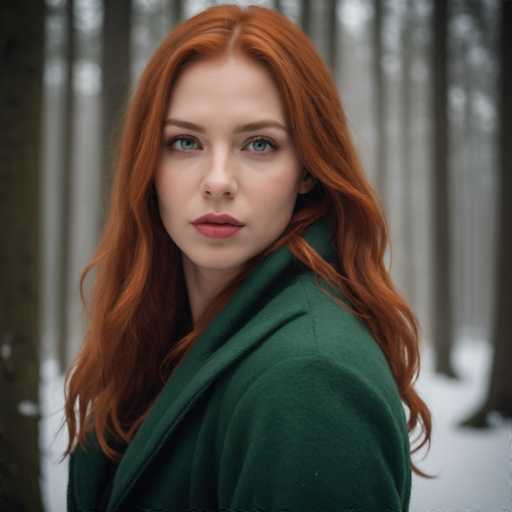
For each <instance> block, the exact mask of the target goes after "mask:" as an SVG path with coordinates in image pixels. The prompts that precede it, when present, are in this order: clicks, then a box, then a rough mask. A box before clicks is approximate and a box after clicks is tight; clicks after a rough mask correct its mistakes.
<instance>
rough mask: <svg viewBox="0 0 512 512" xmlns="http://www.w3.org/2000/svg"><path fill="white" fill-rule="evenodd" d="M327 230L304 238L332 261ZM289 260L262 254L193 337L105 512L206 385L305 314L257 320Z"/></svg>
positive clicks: (316, 227)
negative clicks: (191, 344)
mask: <svg viewBox="0 0 512 512" xmlns="http://www.w3.org/2000/svg"><path fill="white" fill-rule="evenodd" d="M332 234H333V233H332V231H331V229H330V224H327V220H325V219H320V220H318V221H316V222H315V223H314V224H312V225H311V226H309V228H308V229H307V230H306V233H305V235H304V237H305V239H306V240H307V241H308V243H309V244H310V245H312V246H313V247H314V249H315V250H316V251H317V252H318V253H319V254H320V255H321V256H322V257H323V258H325V259H327V260H330V261H332V262H334V261H335V257H336V256H335V254H336V253H335V249H334V246H333V244H332V242H331V235H332ZM294 264H296V261H295V258H294V256H293V255H292V254H291V253H290V251H289V250H288V248H287V247H282V248H281V249H279V250H278V251H276V252H275V253H273V254H271V255H269V256H268V257H267V258H265V259H264V260H263V261H262V262H260V265H259V266H258V268H257V269H256V270H255V272H254V273H253V274H251V275H250V276H249V277H248V278H247V279H246V280H245V281H244V282H243V283H241V285H240V287H239V288H238V289H237V290H236V292H235V294H234V295H233V297H232V298H231V300H230V301H229V303H228V304H227V305H226V307H225V308H224V309H223V310H222V311H221V312H220V313H219V315H218V316H217V317H216V318H215V319H214V320H213V321H212V323H211V325H210V327H209V328H208V330H207V331H206V332H204V333H203V335H202V336H201V337H200V338H199V339H198V340H196V342H195V343H194V345H193V346H192V347H191V349H190V350H189V352H187V354H186V356H185V357H184V358H183V360H182V362H181V364H180V365H179V366H178V367H177V368H176V371H175V372H174V373H173V374H172V376H171V377H170V379H169V380H168V381H167V383H166V384H165V386H164V388H163V389H162V391H161V393H160V395H159V396H158V398H157V400H156V401H155V403H154V404H153V406H152V408H151V409H150V411H149V412H148V415H147V416H146V418H145V420H144V422H143V423H142V425H141V427H140V429H139V430H138V431H137V433H136V435H135V436H134V438H133V439H132V441H131V442H130V444H129V445H128V447H127V450H126V452H125V454H124V456H123V458H122V459H121V462H120V464H119V467H118V469H117V472H116V475H115V479H114V485H113V489H112V494H111V496H110V501H109V504H108V508H107V512H115V511H116V510H118V508H119V506H120V505H121V503H122V501H123V499H124V498H125V497H126V496H127V494H128V493H129V491H130V490H131V489H132V488H133V485H134V484H135V482H136V481H137V479H138V478H139V477H140V475H141V474H142V472H143V471H144V469H145V468H146V467H147V465H148V464H149V463H150V462H151V460H152V458H153V457H154V455H155V454H156V453H157V452H158V450H159V447H160V446H162V444H163V443H164V442H165V441H166V439H168V437H169V436H170V435H171V434H172V433H173V431H174V430H175V428H176V426H177V425H178V424H179V422H180V421H181V420H182V419H183V417H184V415H185V414H186V413H187V412H188V411H189V410H190V408H191V407H193V405H194V403H195V401H196V400H197V399H198V398H199V397H200V396H201V394H202V393H203V392H204V391H205V390H206V389H207V388H208V386H209V385H210V384H211V383H212V382H213V381H214V380H215V379H216V378H217V377H218V376H219V375H220V374H221V373H222V372H223V371H224V370H225V369H226V368H228V367H229V366H230V365H231V364H232V363H234V362H235V361H237V360H238V359H240V358H242V357H243V355H244V353H245V352H247V351H248V350H251V349H252V348H254V346H255V345H257V344H258V343H260V342H262V341H263V340H265V339H266V338H267V337H268V335H269V334H270V333H271V332H272V331H275V329H276V328H279V326H280V325H282V324H284V323H286V322H288V321H289V320H290V319H291V318H293V317H295V316H298V315H301V314H303V313H304V311H303V309H302V308H301V306H300V305H299V304H294V303H292V304H290V307H289V308H279V309H278V308H276V310H273V311H272V313H271V314H270V315H264V316H263V315H262V316H261V318H260V317H257V314H256V312H257V311H258V310H259V309H260V308H261V307H262V306H263V305H264V298H265V297H268V296H272V295H274V294H275V293H276V286H281V285H282V283H283V279H282V277H283V275H284V274H285V273H286V272H290V271H291V270H292V266H293V265H294ZM295 268H296V267H295ZM295 271H296V270H295ZM271 292H272V293H271ZM256 317H257V318H256ZM242 327H243V329H242Z"/></svg>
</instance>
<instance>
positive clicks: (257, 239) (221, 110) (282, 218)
mask: <svg viewBox="0 0 512 512" xmlns="http://www.w3.org/2000/svg"><path fill="white" fill-rule="evenodd" d="M166 119H167V122H166V125H165V128H164V132H163V145H162V154H161V159H160V163H159V166H158V169H157V172H156V175H155V187H156V191H157V197H158V204H159V210H160V216H161V218H162V222H163V224H164V226H165V228H166V230H167V232H168V234H169V236H170V237H171V238H172V240H173V241H174V243H175V244H176V245H177V246H178V248H179V249H180V251H181V256H182V263H183V270H184V278H185V283H186V287H187V293H188V299H189V302H190V308H191V312H192V317H193V321H194V323H195V322H196V321H197V319H198V317H199V316H200V315H201V313H202V312H203V311H204V309H205V308H206V307H207V305H208V304H209V302H210V301H211V300H212V299H213V297H214V296H215V295H216V294H217V293H218V292H220V291H221V290H222V289H223V288H224V287H225V286H226V284H227V283H228V281H229V280H231V279H232V278H233V277H235V276H236V275H237V274H238V273H239V272H241V271H242V270H243V268H244V264H245V263H246V262H247V261H248V260H249V259H250V258H252V257H254V256H255V255H257V254H259V253H260V252H262V251H263V250H265V249H266V248H267V247H268V246H269V245H270V244H271V243H272V242H273V241H274V240H276V239H277V238H279V236H280V235H281V234H282V233H283V231H284V230H285V229H286V227H287V226H288V224H289V222H290V219H291V216H292V213H293V208H294V205H295V201H296V198H297V194H305V193H307V192H309V191H310V190H311V189H312V188H313V186H314V181H313V178H312V177H311V176H309V175H307V174H306V173H305V170H304V168H303V166H302V165H301V162H300V161H299V158H298V156H297V152H296V150H295V148H294V145H293V141H292V139H291V136H290V133H289V131H288V127H287V125H286V119H285V114H284V110H283V107H282V103H281V100H280V96H279V93H278V90H277V88H276V86H275V84H274V82H273V80H272V77H271V75H270V74H269V73H268V71H267V70H266V69H265V68H263V67H262V66H261V65H259V64H257V63H255V62H253V61H251V60H249V59H247V57H244V56H242V55H238V54H232V55H229V56H224V57H222V58H216V59H213V60H212V59H209V60H203V61H198V62H195V63H193V64H191V65H190V66H189V67H188V68H186V69H185V70H184V72H183V73H182V74H181V75H180V77H179V78H178V81H177V83H176V84H175V87H174V89H173V91H172V94H171V98H170V102H169V105H168V109H167V114H166ZM170 119H173V120H177V121H178V122H179V121H185V122H188V123H193V124H195V125H198V126H200V127H202V131H201V130H199V128H195V129H193V128H191V127H190V126H187V127H185V126H184V125H183V124H181V126H178V124H177V123H174V122H171V121H170ZM259 121H272V122H274V123H276V124H279V125H280V126H282V128H280V127H277V126H266V127H260V128H257V129H256V128H254V127H253V128H252V129H250V130H246V131H240V130H238V129H237V128H239V127H241V126H242V125H246V124H248V123H253V122H259ZM178 136H179V137H180V138H177V137H178ZM272 145H274V147H273V146H272ZM211 212H213V213H228V214H229V215H232V216H233V217H235V218H236V219H238V220H239V221H241V222H242V223H243V224H244V226H243V227H242V228H241V229H240V230H239V231H238V232H237V233H236V234H235V235H234V236H231V237H230V238H225V239H215V238H209V237H207V236H205V235H203V234H201V233H200V232H198V231H197V229H196V228H195V227H194V226H193V225H192V224H191V222H192V221H193V220H195V219H196V218H197V217H200V216H202V215H205V214H207V213H211Z"/></svg>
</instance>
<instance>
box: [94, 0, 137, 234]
mask: <svg viewBox="0 0 512 512" xmlns="http://www.w3.org/2000/svg"><path fill="white" fill-rule="evenodd" d="M103 9H104V11H103V45H102V67H101V70H102V95H101V100H102V146H103V163H102V170H103V173H102V179H101V180H100V183H101V186H100V204H101V207H102V208H101V212H100V215H99V222H100V225H99V226H98V231H101V230H102V227H103V224H104V222H105V217H106V212H107V209H108V206H109V203H110V199H109V198H110V191H111V184H112V176H113V165H114V162H115V159H116V156H117V150H118V140H119V129H120V126H121V123H122V116H123V113H124V109H125V108H126V103H127V99H128V96H129V93H130V83H131V51H130V46H131V42H130V34H131V20H132V2H131V0H126V1H124V2H119V1H116V0H103Z"/></svg>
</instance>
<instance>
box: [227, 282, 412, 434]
mask: <svg viewBox="0 0 512 512" xmlns="http://www.w3.org/2000/svg"><path fill="white" fill-rule="evenodd" d="M327 290H329V293H330V295H329V294H328V293H327ZM333 295H334V296H337V297H338V298H341V299H342V300H343V297H342V295H341V293H340V292H339V291H336V290H333V289H332V288H331V289H329V287H328V286H325V284H324V283H323V282H322V284H321V285H320V283H319V282H318V280H317V279H316V278H315V276H314V275H313V274H312V273H306V274H302V275H301V276H299V277H298V278H296V279H294V281H293V282H292V283H291V284H290V285H289V286H288V287H287V289H286V292H285V293H284V294H283V295H281V297H276V300H275V301H273V304H272V307H273V308H276V307H281V302H280V301H282V303H283V307H284V305H285V304H289V302H290V301H291V300H293V302H294V303H295V307H296V306H297V302H298V303H300V307H298V308H297V307H296V311H300V314H296V315H295V316H293V317H291V318H288V319H287V320H286V322H283V323H282V324H280V325H276V326H275V328H274V329H273V330H272V334H271V335H269V336H268V337H266V338H265V339H264V340H261V342H259V343H258V344H257V348H256V349H255V350H253V351H251V352H250V353H249V354H247V355H246V357H245V358H244V359H243V360H241V361H239V364H238V365H236V367H235V369H234V372H233V374H232V375H231V376H230V378H229V381H230V388H231V389H230V392H229V393H228V395H227V396H235V397H237V398H236V399H237V400H238V399H239V397H240V393H242V394H245V393H246V391H247V390H248V388H249V387H250V386H252V387H253V389H254V386H262V385H265V384H266V383H269V382H270V383H272V384H268V385H269V386H270V387H272V386H276V387H275V389H276V390H278V389H282V390H285V389H287V388H288V383H289V382H292V383H295V384H298V383H299V382H304V385H305V387H307V385H306V384H307V383H308V382H309V384H310V385H311V384H312V383H313V382H316V383H318V382H320V381H323V382H324V383H326V382H327V381H328V380H329V379H332V378H334V379H336V380H337V381H338V382H339V383H343V386H341V387H339V388H338V389H344V390H345V392H346V393H349V394H350V395H352V396H361V395H366V396H371V397H372V398H371V399H372V400H373V399H377V400H380V401H381V402H382V403H383V404H384V406H385V407H387V408H388V409H389V410H390V411H392V413H393V415H394V416H395V417H396V420H397V421H398V423H402V424H403V423H404V421H405V420H404V413H403V409H402V405H401V401H400V396H399V392H398V388H397V385H396V383H395V381H394V378H393V375H392V373H391V369H390V367H389V364H388V363H387V360H386V357H385V355H384V353H383V351H382V349H381V348H380V346H379V345H378V343H377V342H376V340H375V338H374V337H373V336H372V334H371V332H370V331H369V329H368V328H367V327H366V325H365V324H364V323H363V322H362V321H361V320H360V319H359V318H358V317H357V316H356V315H355V314H354V313H352V312H350V311H348V310H347V309H344V308H343V307H342V306H341V305H340V304H339V303H338V302H337V301H336V300H335V298H334V297H333ZM256 381H259V384H258V385H256V384H255V383H256ZM278 382H281V385H278ZM293 385H294V384H293ZM297 389H299V388H297ZM311 389H313V388H311ZM313 396H314V395H313Z"/></svg>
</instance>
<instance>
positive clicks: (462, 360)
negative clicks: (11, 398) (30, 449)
mask: <svg viewBox="0 0 512 512" xmlns="http://www.w3.org/2000/svg"><path fill="white" fill-rule="evenodd" d="M422 350H423V352H422V353H423V360H422V371H421V374H420V377H419V379H418V382H417V390H418V392H419V393H420V396H421V397H422V398H423V400H425V401H426V402H427V404H428V406H429V407H430V409H431V412H432V418H433V421H432V423H433V433H432V445H431V449H430V451H429V452H428V453H427V452H426V450H425V447H424V448H423V449H422V450H421V451H420V452H416V454H415V455H414V459H413V460H414V462H415V463H416V464H417V465H418V466H419V467H420V469H422V470H423V471H426V472H427V473H436V474H438V475H439V478H438V479H436V480H426V479H423V478H421V477H418V476H416V475H415V474H413V484H412V496H411V507H410V512H512V425H511V422H508V423H506V422H504V421H503V420H502V419H501V418H500V417H499V416H495V417H494V418H493V419H494V425H495V426H494V428H493V429H492V430H484V431H478V430H466V429H464V430H460V429H457V428H456V423H457V422H458V421H459V420H461V419H463V418H465V417H466V416H467V415H468V414H470V413H472V412H473V411H474V409H475V408H476V407H477V406H478V404H479V403H480V400H481V398H482V397H483V395H484V394H485V391H486V389H487V378H488V373H489V365H490V358H491V351H490V349H489V346H488V344H487V343H484V342H482V341H464V342H461V343H459V344H458V345H457V347H456V350H455V354H454V360H455V366H456V369H457V370H458V371H459V373H460V375H461V376H462V378H463V379H462V380H461V381H456V382H453V381H451V380H449V379H446V378H442V377H438V376H434V375H433V373H432V371H431V369H432V354H431V351H430V349H429V348H428V346H425V347H424V348H423V349H422ZM41 379H42V385H41V397H40V398H41V408H42V411H43V419H42V421H41V433H40V441H41V453H42V467H41V487H42V492H43V499H44V502H45V505H46V512H65V510H66V485H67V478H68V476H67V470H68V462H67V459H66V460H65V461H64V462H62V463H60V464H59V463H58V459H59V457H60V456H61V454H62V452H63V451H64V449H65V447H66V444H67V431H66V428H65V427H64V428H63V429H62V430H61V431H60V433H59V434H57V430H58V428H59V427H60V424H61V422H62V420H63V412H62V406H63V379H62V376H59V375H58V372H57V366H56V363H55V361H54V360H51V359H49V360H46V361H44V362H43V364H42V367H41ZM416 437H417V434H416V435H415V436H414V438H413V439H415V438H416ZM414 445H416V443H415V444H414Z"/></svg>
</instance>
